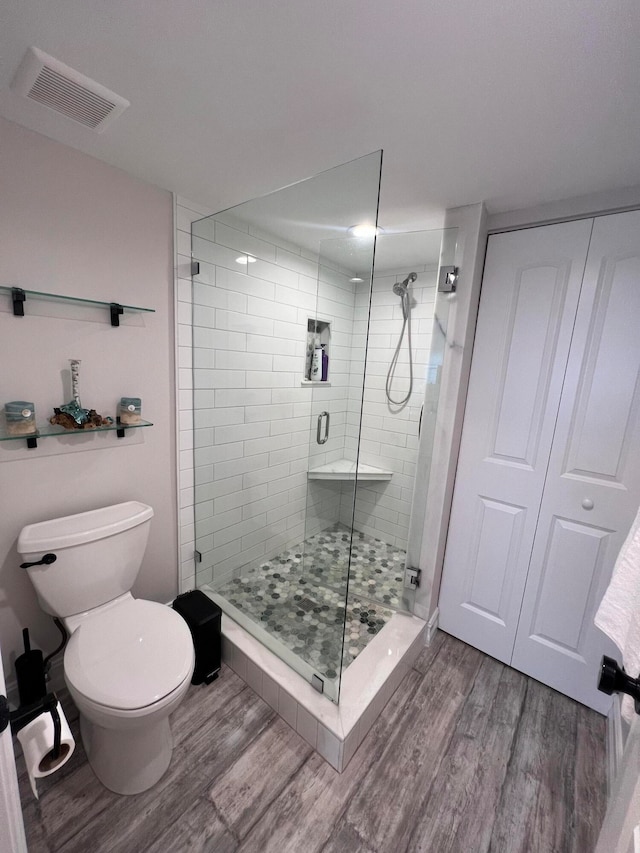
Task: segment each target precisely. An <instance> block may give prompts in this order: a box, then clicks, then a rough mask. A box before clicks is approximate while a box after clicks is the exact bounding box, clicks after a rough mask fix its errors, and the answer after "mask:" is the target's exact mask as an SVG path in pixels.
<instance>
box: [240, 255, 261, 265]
mask: <svg viewBox="0 0 640 853" xmlns="http://www.w3.org/2000/svg"><path fill="white" fill-rule="evenodd" d="M255 262H256V259H255V258H254V257H252V256H251V255H240V257H239V258H236V263H237V264H255Z"/></svg>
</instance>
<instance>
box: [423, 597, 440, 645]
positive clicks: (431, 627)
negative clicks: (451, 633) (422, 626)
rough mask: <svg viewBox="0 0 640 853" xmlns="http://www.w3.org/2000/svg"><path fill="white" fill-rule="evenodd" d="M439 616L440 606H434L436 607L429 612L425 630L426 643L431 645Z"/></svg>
mask: <svg viewBox="0 0 640 853" xmlns="http://www.w3.org/2000/svg"><path fill="white" fill-rule="evenodd" d="M439 617H440V608H439V607H436V609H435V610H434V611H433V613H432V614H431V617H430V618H429V621H428V622H427V630H426V631H425V638H426V645H427V646H429V645H431V641H432V640H433V638H434V636H435V633H436V631H437V630H438V619H439Z"/></svg>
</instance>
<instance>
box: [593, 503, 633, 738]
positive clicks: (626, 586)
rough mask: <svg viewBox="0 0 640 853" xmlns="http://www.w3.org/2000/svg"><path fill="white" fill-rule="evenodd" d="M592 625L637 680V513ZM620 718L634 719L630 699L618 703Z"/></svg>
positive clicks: (626, 697)
mask: <svg viewBox="0 0 640 853" xmlns="http://www.w3.org/2000/svg"><path fill="white" fill-rule="evenodd" d="M594 622H595V624H596V626H597V627H598V628H600V630H601V631H604V633H605V634H607V636H609V637H611V639H612V640H613V642H614V643H615V644H616V646H617V647H618V648H619V649H620V651H621V652H622V664H623V666H624V668H625V670H626V671H627V673H628V674H629V675H630V676H632V677H633V678H637V676H638V675H639V674H640V510H638V514H637V515H636V519H635V521H634V522H633V524H632V525H631V530H630V531H629V535H628V536H627V538H626V539H625V542H624V545H623V546H622V548H621V550H620V553H619V554H618V559H617V560H616V564H615V566H614V567H613V574H612V576H611V581H610V583H609V586H608V587H607V591H606V592H605V594H604V597H603V599H602V601H601V602H600V607H599V608H598V612H597V613H596V616H595V619H594ZM622 716H623V717H624V719H625V720H627V722H629V723H630V722H631V721H632V720H633V718H634V716H635V709H634V706H633V699H631V697H630V696H625V697H624V699H623V700H622Z"/></svg>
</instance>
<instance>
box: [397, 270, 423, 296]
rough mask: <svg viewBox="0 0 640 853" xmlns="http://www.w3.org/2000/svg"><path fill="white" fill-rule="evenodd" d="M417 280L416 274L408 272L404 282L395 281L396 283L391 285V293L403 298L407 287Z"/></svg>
mask: <svg viewBox="0 0 640 853" xmlns="http://www.w3.org/2000/svg"><path fill="white" fill-rule="evenodd" d="M417 278H418V274H417V273H415V272H410V273H409V275H408V276H407V277H406V278H405V280H404V281H396V283H395V284H394V285H393V292H394V293H395V294H396V296H404V294H405V293H406V292H407V288H408V287H409V285H410V284H411V283H412V282H414V281H415V280H416V279H417Z"/></svg>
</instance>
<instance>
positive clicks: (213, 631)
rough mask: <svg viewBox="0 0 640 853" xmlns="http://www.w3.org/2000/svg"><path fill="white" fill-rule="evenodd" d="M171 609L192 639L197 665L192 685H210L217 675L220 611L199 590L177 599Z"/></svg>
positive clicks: (219, 657)
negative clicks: (180, 619)
mask: <svg viewBox="0 0 640 853" xmlns="http://www.w3.org/2000/svg"><path fill="white" fill-rule="evenodd" d="M173 609H174V610H175V611H176V613H179V614H180V615H181V616H182V618H183V619H184V620H185V622H186V623H187V625H188V626H189V630H190V631H191V636H192V637H193V646H194V648H195V652H196V665H195V669H194V671H193V676H192V678H191V683H192V684H203V683H204V684H211V682H212V681H213V680H214V679H215V678H217V677H218V673H219V672H220V659H221V653H222V640H221V633H220V622H221V618H222V611H221V610H220V608H219V607H218V605H217V604H216V603H215V602H213V601H211V599H210V598H208V596H206V595H205V594H204V592H202V591H201V590H199V589H194V590H191V591H190V592H184V593H183V594H182V595H179V596H178V597H177V598H176V600H175V601H174V602H173Z"/></svg>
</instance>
